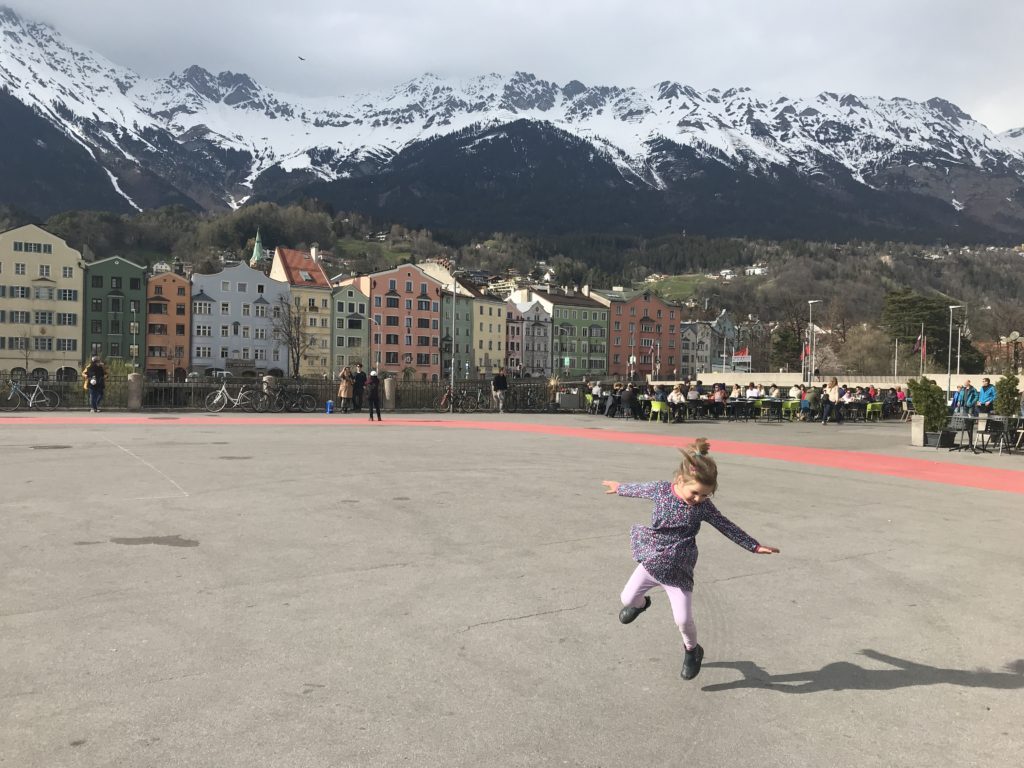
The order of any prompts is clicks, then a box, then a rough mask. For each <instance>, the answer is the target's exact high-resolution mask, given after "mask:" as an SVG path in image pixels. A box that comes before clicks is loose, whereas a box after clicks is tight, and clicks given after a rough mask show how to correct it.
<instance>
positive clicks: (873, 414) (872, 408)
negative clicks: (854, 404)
mask: <svg viewBox="0 0 1024 768" xmlns="http://www.w3.org/2000/svg"><path fill="white" fill-rule="evenodd" d="M864 420H865V421H881V420H882V404H881V403H868V407H867V410H866V411H865V413H864Z"/></svg>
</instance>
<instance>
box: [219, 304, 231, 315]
mask: <svg viewBox="0 0 1024 768" xmlns="http://www.w3.org/2000/svg"><path fill="white" fill-rule="evenodd" d="M220 313H221V314H222V315H230V314H231V303H230V302H228V301H222V302H221V303H220Z"/></svg>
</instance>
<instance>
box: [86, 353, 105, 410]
mask: <svg viewBox="0 0 1024 768" xmlns="http://www.w3.org/2000/svg"><path fill="white" fill-rule="evenodd" d="M82 376H83V378H84V379H85V386H86V388H87V389H88V390H89V412H90V413H99V412H100V403H102V402H103V390H104V388H105V387H106V379H107V369H106V367H105V366H104V365H103V361H101V360H100V359H99V357H98V356H96V355H93V356H92V360H91V362H90V363H89V367H88V368H86V369H85V372H84V373H83V374H82Z"/></svg>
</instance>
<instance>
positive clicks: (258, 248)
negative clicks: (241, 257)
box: [249, 228, 267, 269]
mask: <svg viewBox="0 0 1024 768" xmlns="http://www.w3.org/2000/svg"><path fill="white" fill-rule="evenodd" d="M266 263H267V254H266V253H264V251H263V240H261V239H260V230H259V228H257V229H256V244H255V245H253V247H252V258H250V259H249V266H250V267H252V268H253V269H263V267H264V265H265V264H266Z"/></svg>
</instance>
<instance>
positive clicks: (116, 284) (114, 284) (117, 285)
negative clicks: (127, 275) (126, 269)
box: [110, 277, 121, 291]
mask: <svg viewBox="0 0 1024 768" xmlns="http://www.w3.org/2000/svg"><path fill="white" fill-rule="evenodd" d="M110 287H111V289H112V290H115V291H119V290H121V278H120V277H112V278H110Z"/></svg>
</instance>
